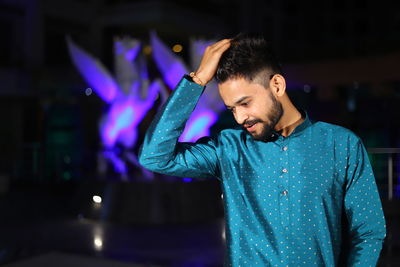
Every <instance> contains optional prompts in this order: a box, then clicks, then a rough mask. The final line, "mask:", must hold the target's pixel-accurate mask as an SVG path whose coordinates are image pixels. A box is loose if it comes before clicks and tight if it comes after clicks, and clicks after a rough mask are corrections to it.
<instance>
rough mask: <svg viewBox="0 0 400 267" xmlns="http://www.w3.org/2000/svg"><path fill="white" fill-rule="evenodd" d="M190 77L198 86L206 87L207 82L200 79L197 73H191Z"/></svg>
mask: <svg viewBox="0 0 400 267" xmlns="http://www.w3.org/2000/svg"><path fill="white" fill-rule="evenodd" d="M189 76H190V77H191V78H192V81H193V82H195V83H197V84H198V85H201V86H205V85H206V84H207V81H205V80H204V79H203V78H201V77H199V76H198V75H197V73H196V72H191V73H190V74H189Z"/></svg>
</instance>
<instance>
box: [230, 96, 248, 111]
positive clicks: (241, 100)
mask: <svg viewBox="0 0 400 267" xmlns="http://www.w3.org/2000/svg"><path fill="white" fill-rule="evenodd" d="M248 98H250V96H243V97H241V98H240V99H239V100H238V101H236V102H235V105H239V104H240V103H242V102H243V101H245V100H246V99H248ZM225 107H226V108H228V109H229V108H231V106H227V105H225Z"/></svg>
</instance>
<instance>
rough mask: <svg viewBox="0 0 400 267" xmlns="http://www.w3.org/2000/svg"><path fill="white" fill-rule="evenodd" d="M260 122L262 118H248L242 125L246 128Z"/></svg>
mask: <svg viewBox="0 0 400 267" xmlns="http://www.w3.org/2000/svg"><path fill="white" fill-rule="evenodd" d="M258 122H262V120H260V119H255V120H248V121H245V122H244V123H243V124H242V126H243V127H245V128H247V127H249V126H252V125H254V124H256V123H258Z"/></svg>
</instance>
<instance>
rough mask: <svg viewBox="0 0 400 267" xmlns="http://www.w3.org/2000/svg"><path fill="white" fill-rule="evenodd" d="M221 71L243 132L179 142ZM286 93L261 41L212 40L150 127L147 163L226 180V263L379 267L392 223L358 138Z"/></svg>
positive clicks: (223, 90)
mask: <svg viewBox="0 0 400 267" xmlns="http://www.w3.org/2000/svg"><path fill="white" fill-rule="evenodd" d="M214 76H215V78H216V80H217V81H218V84H219V93H220V95H221V98H222V100H223V101H224V103H225V105H226V106H227V108H228V109H229V110H231V111H232V113H233V115H234V117H235V120H236V121H237V122H238V123H239V124H240V125H241V126H243V127H242V129H227V130H224V131H222V132H221V133H220V134H219V135H218V136H216V137H204V138H201V139H200V140H198V141H197V142H196V143H179V142H178V138H179V136H180V134H181V133H182V131H183V129H184V126H185V122H186V120H187V119H188V118H189V116H190V114H191V112H192V111H193V109H194V108H195V105H196V103H197V101H198V99H199V98H200V96H201V93H202V91H203V90H204V88H205V85H206V84H207V83H208V82H209V81H210V80H211V79H212V78H213V77H214ZM285 89H286V83H285V78H284V77H283V76H282V73H281V70H280V67H279V64H278V63H277V62H276V60H275V58H274V56H273V55H272V53H271V52H270V50H269V48H268V45H267V43H266V42H265V40H264V39H262V38H251V37H246V36H239V37H236V38H234V39H225V40H222V41H219V42H217V43H215V44H213V45H211V46H210V47H208V48H207V49H206V51H205V53H204V55H203V58H202V61H201V63H200V66H199V68H198V70H197V71H196V72H194V73H191V75H190V76H188V75H186V76H185V77H184V78H183V79H182V80H181V82H180V83H179V84H178V86H177V88H176V89H175V91H174V92H173V94H172V95H171V97H170V98H169V100H168V102H167V103H166V105H165V106H164V107H163V109H162V111H160V113H159V114H158V115H157V116H156V118H155V119H154V121H153V122H152V124H151V125H150V127H149V130H148V132H147V134H146V137H145V140H144V143H143V146H142V149H141V152H140V163H141V164H142V165H143V166H144V167H146V168H148V169H150V170H152V171H155V172H159V173H164V174H168V175H176V176H183V177H216V178H218V179H219V180H220V181H221V183H222V188H223V193H224V205H225V216H226V237H227V257H226V262H225V264H226V266H339V265H341V266H342V264H346V265H347V266H362V267H365V266H375V265H376V263H377V261H378V258H379V254H380V251H381V248H382V242H383V240H384V238H385V234H386V230H385V219H384V216H383V212H382V206H381V201H380V199H379V195H378V191H377V187H376V184H375V178H374V175H373V172H372V169H371V166H370V163H369V160H368V155H367V153H366V151H365V148H364V146H363V144H362V142H361V140H360V139H359V138H358V137H357V136H356V135H355V134H354V133H352V132H351V131H349V130H347V129H345V128H342V127H340V126H335V125H332V124H328V123H324V122H313V121H311V120H310V119H309V117H308V115H307V113H305V112H301V111H299V110H297V109H296V108H295V107H294V105H293V104H292V102H291V101H290V99H289V97H288V96H287V94H286V92H285ZM205 197H207V196H205ZM343 236H347V237H348V238H349V243H348V245H347V246H346V245H345V243H346V242H345V238H344V237H343Z"/></svg>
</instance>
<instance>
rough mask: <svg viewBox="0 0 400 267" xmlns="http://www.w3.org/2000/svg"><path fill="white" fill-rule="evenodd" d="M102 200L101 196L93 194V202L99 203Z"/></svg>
mask: <svg viewBox="0 0 400 267" xmlns="http://www.w3.org/2000/svg"><path fill="white" fill-rule="evenodd" d="M101 201H102V199H101V196H96V195H95V196H93V202H94V203H98V204H100V203H101Z"/></svg>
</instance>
